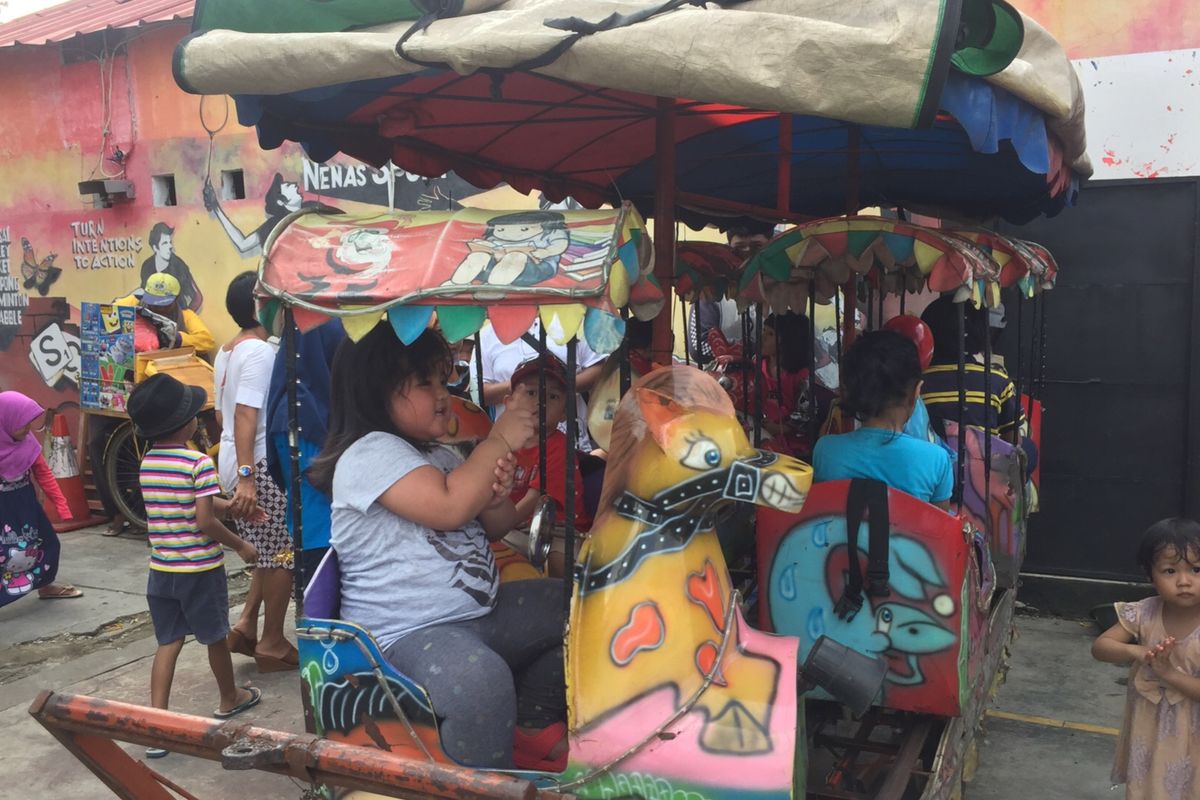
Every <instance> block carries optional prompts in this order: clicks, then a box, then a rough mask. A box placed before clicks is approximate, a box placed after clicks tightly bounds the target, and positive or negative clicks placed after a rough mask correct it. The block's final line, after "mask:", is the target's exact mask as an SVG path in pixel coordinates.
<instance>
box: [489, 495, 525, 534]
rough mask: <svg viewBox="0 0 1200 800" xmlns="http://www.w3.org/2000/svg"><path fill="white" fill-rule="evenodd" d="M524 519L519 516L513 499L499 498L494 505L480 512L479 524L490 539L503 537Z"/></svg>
mask: <svg viewBox="0 0 1200 800" xmlns="http://www.w3.org/2000/svg"><path fill="white" fill-rule="evenodd" d="M521 519H523V518H522V517H518V516H517V511H516V509H515V508H514V507H513V504H512V501H511V500H509V499H508V498H507V497H504V498H498V499H497V500H496V501H495V502H494V503H493V504H492V505H490V506H488V507H487V508H485V509H484V510H483V511H480V512H479V524H480V525H482V526H483V532H484V533H485V534H487V538H488V539H489V540H490V541H493V542H494V541H496V540H497V539H503V538H504V537H505V536H506V535H507V534H508V532H509V531H511V530H512V529H513V527H515V526H516V524H517V523H518V522H519V521H520V520H521Z"/></svg>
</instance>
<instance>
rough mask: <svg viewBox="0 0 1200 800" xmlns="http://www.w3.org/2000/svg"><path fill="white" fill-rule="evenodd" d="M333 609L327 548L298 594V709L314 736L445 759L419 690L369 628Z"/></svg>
mask: <svg viewBox="0 0 1200 800" xmlns="http://www.w3.org/2000/svg"><path fill="white" fill-rule="evenodd" d="M340 607H341V572H340V570H339V569H338V558H337V553H336V552H335V551H334V550H333V548H330V549H329V552H328V553H327V554H326V555H325V557H324V558H323V559H322V560H321V563H320V565H319V566H318V567H317V570H316V572H315V573H314V574H313V576H312V578H311V579H310V580H309V583H308V587H307V588H306V589H305V591H304V616H303V617H301V619H300V622H299V623H298V625H297V629H296V635H297V639H298V642H299V650H300V675H301V678H302V680H303V682H304V685H305V691H306V694H307V697H306V703H305V706H306V708H311V712H312V719H313V723H314V728H315V732H316V733H317V734H319V735H321V736H325V737H326V738H329V739H333V740H336V741H342V742H348V743H352V744H358V745H362V746H364V747H379V748H382V749H385V750H389V751H391V752H395V753H398V754H400V755H406V756H410V757H413V758H417V759H421V760H425V752H428V753H430V754H431V755H432V756H433V757H434V758H435V759H436V760H438V761H450V760H451V759H450V758H448V757H447V756H446V755H445V753H444V751H443V750H442V748H441V742H440V739H439V735H438V729H437V721H436V717H435V715H434V712H433V704H432V703H431V702H430V700H429V696H428V694H427V693H426V692H425V690H424V688H423V687H421V685H420V684H418V683H417V682H416V681H414V680H412V679H411V678H409V677H408V676H407V675H405V674H403V673H402V672H400V671H399V670H397V669H396V668H395V667H394V666H392V664H391V663H390V662H389V661H388V660H387V659H386V658H385V657H384V655H383V650H382V648H380V646H379V643H378V642H377V641H375V637H374V636H372V635H371V633H370V631H368V630H367V629H366V628H364V627H362V626H361V625H356V624H355V623H353V622H348V621H346V620H342V619H339V616H340V610H341V609H340ZM418 740H419V742H418Z"/></svg>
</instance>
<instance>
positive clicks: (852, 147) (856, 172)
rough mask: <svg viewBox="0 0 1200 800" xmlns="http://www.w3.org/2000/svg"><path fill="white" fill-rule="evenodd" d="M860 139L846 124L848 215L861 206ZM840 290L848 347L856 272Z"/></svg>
mask: <svg viewBox="0 0 1200 800" xmlns="http://www.w3.org/2000/svg"><path fill="white" fill-rule="evenodd" d="M861 139H862V130H861V129H860V128H859V127H858V126H857V125H848V126H846V213H847V214H848V215H853V214H857V213H858V212H859V209H860V208H861V205H860V193H861V181H862V164H861V163H860V159H861V156H862V153H861V150H862V148H861V146H860V145H861ZM842 292H843V294H844V295H845V304H846V308H845V311H846V314H845V317H844V318H843V320H842V323H843V324H844V325H845V328H844V330H843V331H842V339H843V340H844V341H845V346H846V347H849V346H850V345H852V344H854V336H855V334H856V331H855V329H854V316H855V311H856V310H857V309H858V273H856V272H851V273H850V279H849V280H847V281H846V285H845V286H843V287H842ZM838 364H839V369H840V364H841V345H839V347H838Z"/></svg>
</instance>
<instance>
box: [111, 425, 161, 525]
mask: <svg viewBox="0 0 1200 800" xmlns="http://www.w3.org/2000/svg"><path fill="white" fill-rule="evenodd" d="M149 449H150V443H149V442H148V441H146V440H145V439H143V438H141V437H140V436H138V435H137V434H135V433H134V432H133V423H132V422H123V423H121V427H119V428H117V429H116V430H115V431H113V433H112V436H110V437H108V444H107V445H106V446H105V448H104V477H105V480H107V481H108V489H109V493H110V494H111V495H112V499H113V502H114V503H115V504H116V506H117V510H118V511H120V512H121V513H122V514H124V515H125V518H126V519H128V520H129V523H130V524H131V525H133V526H135V527H138V528H141V529H143V530H145V528H146V503H145V501H143V500H142V484H141V481H140V480H139V477H138V475H139V473H140V472H141V469H142V456H144V455H145V454H146V451H147V450H149Z"/></svg>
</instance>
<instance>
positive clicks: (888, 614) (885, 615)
mask: <svg viewBox="0 0 1200 800" xmlns="http://www.w3.org/2000/svg"><path fill="white" fill-rule="evenodd" d="M893 616H894V615H893V614H892V610H891V609H890V608H881V609H879V614H878V615H877V617H876V619H875V630H877V631H879V632H880V633H888V632H890V631H891V630H892V619H893Z"/></svg>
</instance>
